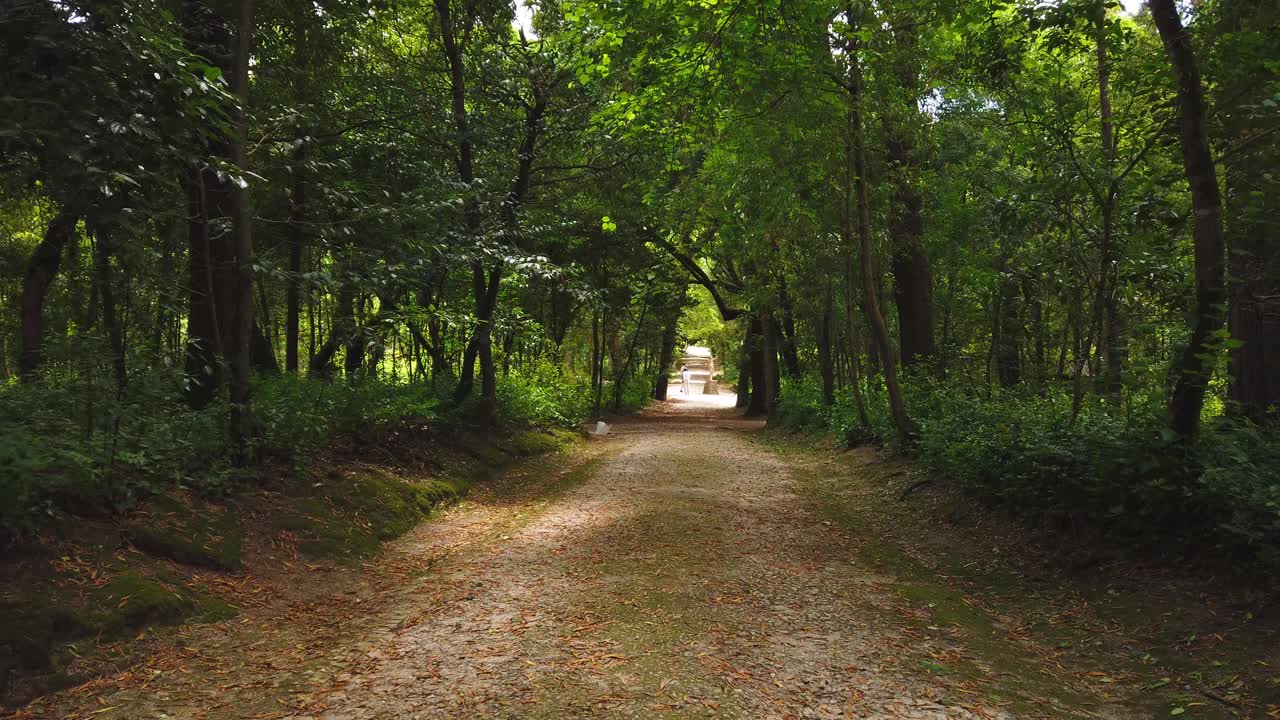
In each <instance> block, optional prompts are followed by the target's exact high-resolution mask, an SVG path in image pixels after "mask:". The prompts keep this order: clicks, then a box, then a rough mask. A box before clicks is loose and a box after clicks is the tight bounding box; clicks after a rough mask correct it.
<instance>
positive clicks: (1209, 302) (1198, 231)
mask: <svg viewBox="0 0 1280 720" xmlns="http://www.w3.org/2000/svg"><path fill="white" fill-rule="evenodd" d="M1149 6H1150V8H1151V16H1152V19H1153V20H1154V21H1155V24H1156V28H1157V29H1158V30H1159V31H1160V38H1161V39H1162V40H1163V41H1164V46H1165V49H1166V51H1167V52H1168V53H1169V63H1170V65H1171V66H1172V67H1173V72H1174V77H1175V78H1176V79H1177V83H1178V117H1179V126H1180V128H1181V133H1180V137H1179V142H1180V144H1181V146H1182V165H1183V169H1184V171H1185V173H1186V176H1187V183H1188V184H1189V185H1190V186H1191V212H1192V215H1193V218H1194V219H1193V220H1192V235H1193V237H1194V239H1195V278H1196V305H1195V312H1194V315H1193V320H1192V326H1191V339H1190V340H1189V341H1188V342H1187V347H1186V349H1185V350H1184V351H1183V353H1182V357H1181V359H1180V360H1179V361H1178V363H1177V364H1176V365H1175V366H1174V372H1175V378H1174V385H1173V392H1172V393H1171V394H1170V396H1169V425H1170V427H1172V428H1173V431H1174V432H1175V433H1177V434H1178V435H1179V436H1181V437H1183V438H1186V439H1188V440H1194V439H1195V438H1196V437H1197V436H1198V435H1199V432H1200V414H1201V410H1202V409H1203V407H1204V395H1205V389H1206V388H1207V387H1208V385H1209V378H1210V376H1211V375H1212V374H1213V356H1214V354H1215V352H1216V349H1217V347H1218V346H1219V345H1220V342H1221V338H1220V337H1219V332H1218V331H1219V330H1220V329H1221V327H1222V321H1223V313H1222V305H1223V302H1224V301H1225V300H1226V293H1225V288H1224V287H1223V278H1224V274H1225V252H1226V238H1225V235H1224V233H1223V229H1222V195H1221V193H1220V191H1219V189H1218V172H1217V169H1216V168H1215V167H1214V162H1213V153H1212V151H1211V150H1210V148H1209V128H1208V120H1207V118H1206V115H1207V111H1206V107H1205V96H1204V87H1203V85H1202V83H1201V80H1200V66H1199V63H1198V61H1197V59H1196V54H1195V50H1194V48H1193V47H1192V45H1191V36H1190V35H1189V34H1188V33H1187V30H1186V28H1185V27H1183V25H1182V18H1181V17H1180V16H1179V15H1178V8H1177V5H1176V4H1175V3H1174V2H1173V0H1150V2H1149Z"/></svg>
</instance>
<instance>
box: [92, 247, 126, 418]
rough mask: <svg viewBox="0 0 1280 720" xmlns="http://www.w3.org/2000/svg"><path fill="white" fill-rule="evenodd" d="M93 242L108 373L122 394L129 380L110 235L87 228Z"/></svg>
mask: <svg viewBox="0 0 1280 720" xmlns="http://www.w3.org/2000/svg"><path fill="white" fill-rule="evenodd" d="M90 232H92V234H93V238H94V248H93V269H94V272H95V273H96V274H97V276H98V282H97V285H98V292H99V294H100V295H101V298H102V328H103V330H105V331H106V333H107V343H108V344H109V345H110V349H111V372H112V375H113V376H114V377H115V381H116V389H117V390H118V391H119V392H121V393H123V392H124V389H125V386H126V385H127V384H128V380H129V376H128V372H127V367H126V365H125V347H124V330H123V328H121V327H120V319H119V317H118V316H117V314H116V298H115V284H114V283H113V282H112V277H111V253H112V246H111V231H110V230H108V229H107V228H105V227H102V226H95V227H92V228H90Z"/></svg>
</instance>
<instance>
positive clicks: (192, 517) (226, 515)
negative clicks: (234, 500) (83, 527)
mask: <svg viewBox="0 0 1280 720" xmlns="http://www.w3.org/2000/svg"><path fill="white" fill-rule="evenodd" d="M127 533H128V535H129V539H130V541H132V542H133V544H134V545H136V546H137V547H138V548H139V549H141V550H144V551H146V552H148V553H150V554H152V555H155V556H157V557H163V558H168V559H170V560H174V561H176V562H180V563H183V564H185V565H194V566H196V567H205V568H211V569H214V570H231V571H235V570H239V569H240V567H241V563H240V554H241V545H242V534H241V531H240V526H239V524H238V523H237V522H236V519H235V516H234V515H233V514H232V513H231V512H230V511H229V510H213V509H197V508H195V507H192V506H190V505H187V504H186V503H184V502H182V501H180V500H178V499H177V498H173V497H166V496H160V497H156V498H154V499H153V500H152V501H151V502H149V503H148V504H147V506H146V508H145V509H144V510H143V511H142V512H141V513H139V514H138V516H136V517H135V518H134V519H133V521H132V522H131V523H130V524H129V526H128V528H127Z"/></svg>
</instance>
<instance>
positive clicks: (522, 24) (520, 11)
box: [511, 0, 538, 40]
mask: <svg viewBox="0 0 1280 720" xmlns="http://www.w3.org/2000/svg"><path fill="white" fill-rule="evenodd" d="M513 4H514V5H515V7H516V17H515V19H514V20H512V21H511V25H512V27H515V28H516V29H517V30H523V31H524V36H525V37H526V38H528V39H530V40H536V39H537V38H538V31H537V30H534V29H533V13H534V11H535V10H534V6H533V2H532V1H531V0H515V2H514V3H513Z"/></svg>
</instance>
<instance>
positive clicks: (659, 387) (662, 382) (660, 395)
mask: <svg viewBox="0 0 1280 720" xmlns="http://www.w3.org/2000/svg"><path fill="white" fill-rule="evenodd" d="M679 322H680V315H679V313H678V312H677V313H673V314H672V316H671V317H670V318H669V319H668V320H667V325H666V327H665V328H663V330H662V345H661V347H660V348H659V350H658V368H657V372H655V373H654V376H655V377H654V383H653V399H654V400H666V399H667V383H668V381H669V376H670V375H671V361H672V360H674V358H673V357H672V356H673V355H675V351H676V332H677V330H678V329H679Z"/></svg>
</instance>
